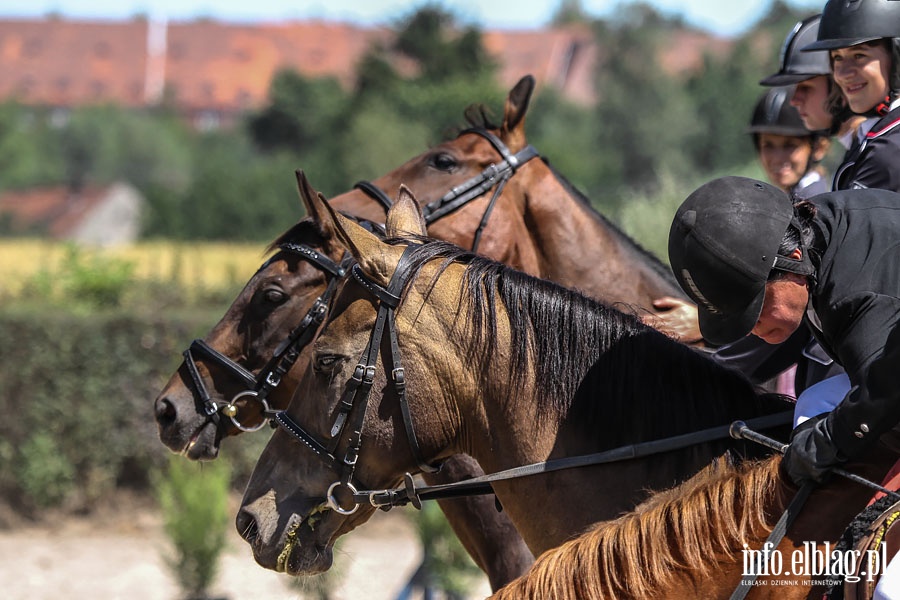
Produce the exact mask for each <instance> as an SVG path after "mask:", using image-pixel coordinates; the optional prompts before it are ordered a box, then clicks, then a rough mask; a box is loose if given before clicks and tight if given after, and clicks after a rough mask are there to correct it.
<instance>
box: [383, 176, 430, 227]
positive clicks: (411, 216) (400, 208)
mask: <svg viewBox="0 0 900 600" xmlns="http://www.w3.org/2000/svg"><path fill="white" fill-rule="evenodd" d="M384 229H385V232H386V233H387V235H388V237H402V236H410V235H425V218H424V217H423V216H422V209H421V207H420V206H419V203H418V202H416V199H415V197H414V196H413V194H412V192H411V191H410V190H409V188H408V187H406V186H405V185H403V184H400V193H399V196H398V198H397V202H396V203H395V204H394V205H393V206H392V207H391V209H390V210H389V211H388V214H387V223H385V226H384Z"/></svg>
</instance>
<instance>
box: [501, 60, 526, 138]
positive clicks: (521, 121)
mask: <svg viewBox="0 0 900 600" xmlns="http://www.w3.org/2000/svg"><path fill="white" fill-rule="evenodd" d="M532 92H534V77H532V76H531V75H526V76H525V77H523V78H522V79H520V80H519V82H518V83H517V84H516V85H515V87H514V88H513V89H512V90H510V92H509V96H507V97H506V103H505V104H504V105H503V131H502V137H503V141H504V142H505V143H506V145H507V146H508V147H509V149H510V150H512V151H513V152H518V151H519V150H521V149H522V148H524V147H525V113H526V112H527V111H528V103H529V102H530V101H531V94H532Z"/></svg>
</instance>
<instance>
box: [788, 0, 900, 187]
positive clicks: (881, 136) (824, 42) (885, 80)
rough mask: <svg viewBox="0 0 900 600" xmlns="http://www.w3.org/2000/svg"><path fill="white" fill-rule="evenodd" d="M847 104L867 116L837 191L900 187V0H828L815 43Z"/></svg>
mask: <svg viewBox="0 0 900 600" xmlns="http://www.w3.org/2000/svg"><path fill="white" fill-rule="evenodd" d="M802 50H803V51H805V52H819V51H823V50H825V51H827V52H828V53H829V57H830V61H831V71H832V78H833V79H834V82H835V83H836V84H837V86H838V87H839V88H840V90H841V92H842V94H843V96H844V98H845V100H846V103H847V105H848V106H849V107H850V109H851V110H852V111H853V112H854V113H855V114H858V115H862V116H864V117H865V120H864V121H863V123H862V124H861V125H860V126H859V129H858V131H857V140H856V142H855V143H854V145H853V147H852V148H851V149H850V150H849V151H848V153H847V155H846V156H845V157H844V160H843V162H842V163H841V165H840V167H838V169H837V171H836V172H835V177H834V182H833V185H832V187H833V189H835V190H844V189H853V188H876V187H877V188H883V189H888V190H894V191H900V2H897V0H828V2H827V3H826V4H825V8H824V10H823V11H822V18H821V21H820V23H819V31H818V34H817V36H816V41H815V42H813V43H811V44H808V45H806V46H804V47H803V48H802Z"/></svg>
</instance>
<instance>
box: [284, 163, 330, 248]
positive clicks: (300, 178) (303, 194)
mask: <svg viewBox="0 0 900 600" xmlns="http://www.w3.org/2000/svg"><path fill="white" fill-rule="evenodd" d="M294 174H295V175H296V177H297V187H298V188H299V189H300V198H301V199H302V200H303V206H304V207H306V214H307V216H309V218H310V219H312V222H313V223H314V224H315V226H316V229H317V230H318V232H319V234H320V235H321V236H322V238H323V239H326V240H328V239H331V238H333V237H334V225H333V222H332V220H331V218H330V217H328V215H327V209H326V206H327V204H326V202H325V197H324V196H323V195H322V194H320V193H319V192H317V191H316V190H315V188H313V186H312V184H311V183H310V182H309V179H308V178H307V177H306V173H304V172H303V171H302V170H300V169H297V170H296V171H294Z"/></svg>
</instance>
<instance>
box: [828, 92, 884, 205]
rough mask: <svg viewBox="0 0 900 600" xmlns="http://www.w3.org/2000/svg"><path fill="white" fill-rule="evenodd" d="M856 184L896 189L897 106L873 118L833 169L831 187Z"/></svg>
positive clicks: (841, 187) (846, 188) (853, 187)
mask: <svg viewBox="0 0 900 600" xmlns="http://www.w3.org/2000/svg"><path fill="white" fill-rule="evenodd" d="M860 188H869V189H871V188H879V189H883V190H892V191H895V192H900V106H895V107H894V109H893V110H891V111H890V112H889V113H887V114H886V115H884V116H883V117H881V118H880V119H878V121H876V122H875V124H874V125H873V126H872V128H871V129H870V130H869V132H868V133H866V135H865V136H863V138H862V139H861V140H860V141H858V142H857V143H855V144H854V145H853V146H852V147H851V148H850V150H848V151H847V153H846V154H845V155H844V160H843V162H841V165H840V166H839V167H838V168H837V170H836V171H835V173H834V181H833V183H832V189H834V190H852V189H860Z"/></svg>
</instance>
